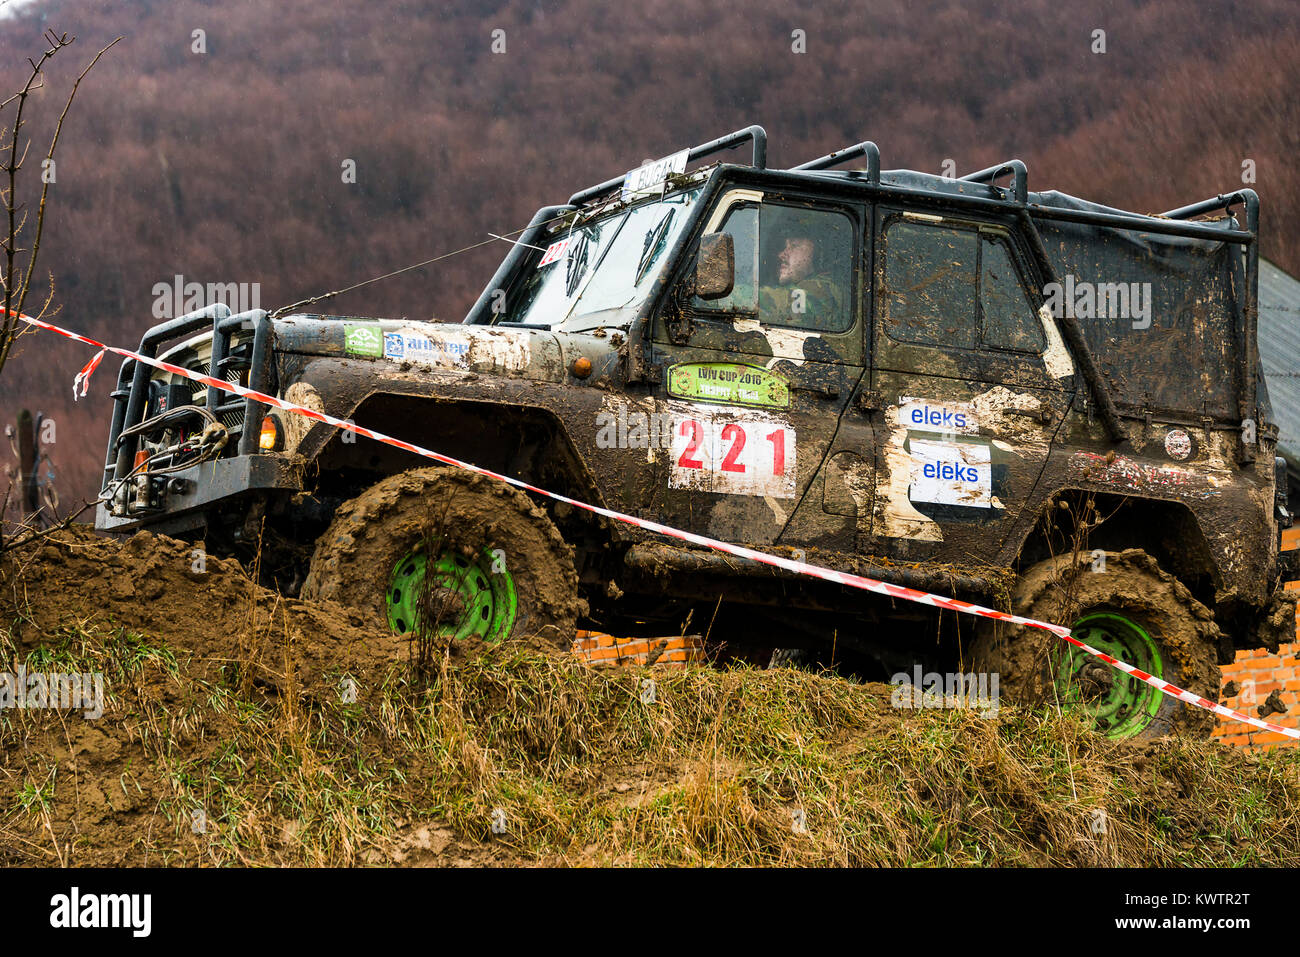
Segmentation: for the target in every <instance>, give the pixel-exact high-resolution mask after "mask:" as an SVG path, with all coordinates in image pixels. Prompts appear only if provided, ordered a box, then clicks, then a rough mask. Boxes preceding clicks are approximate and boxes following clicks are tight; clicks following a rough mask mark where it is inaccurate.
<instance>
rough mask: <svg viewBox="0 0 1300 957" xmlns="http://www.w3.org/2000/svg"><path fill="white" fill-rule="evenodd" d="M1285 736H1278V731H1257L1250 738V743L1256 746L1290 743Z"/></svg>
mask: <svg viewBox="0 0 1300 957" xmlns="http://www.w3.org/2000/svg"><path fill="white" fill-rule="evenodd" d="M1290 740H1291V739H1290V738H1288V737H1287V736H1286V735H1285V734H1278V733H1277V732H1276V731H1257V732H1255V733H1254V734H1252V735H1251V736H1250V743H1251V744H1252V745H1254V746H1259V745H1261V744H1282V743H1283V742H1285V741H1290Z"/></svg>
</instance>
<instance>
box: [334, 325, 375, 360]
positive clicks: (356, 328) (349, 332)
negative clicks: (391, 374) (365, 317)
mask: <svg viewBox="0 0 1300 957" xmlns="http://www.w3.org/2000/svg"><path fill="white" fill-rule="evenodd" d="M343 338H344V346H343V348H344V349H345V350H346V351H347V352H349V353H351V354H352V355H354V356H382V355H383V354H384V334H383V333H382V332H381V331H380V329H379V326H377V325H375V324H374V323H366V324H365V325H359V324H357V323H352V322H345V323H344V324H343Z"/></svg>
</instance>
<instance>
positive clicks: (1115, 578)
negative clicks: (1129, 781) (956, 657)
mask: <svg viewBox="0 0 1300 957" xmlns="http://www.w3.org/2000/svg"><path fill="white" fill-rule="evenodd" d="M1094 554H1095V553H1083V554H1080V555H1079V556H1077V557H1074V558H1072V557H1071V556H1058V557H1056V558H1052V559H1048V560H1047V561H1045V562H1040V563H1039V564H1037V565H1035V566H1033V567H1032V568H1030V569H1029V571H1028V572H1026V573H1025V574H1024V575H1023V576H1022V577H1021V579H1020V583H1019V585H1018V586H1017V588H1016V592H1015V596H1014V599H1013V603H1012V611H1013V612H1014V613H1015V614H1017V615H1021V616H1024V617H1027V618H1037V619H1038V620H1040V621H1048V622H1053V623H1065V624H1068V625H1070V627H1071V628H1072V629H1073V631H1074V634H1075V635H1076V637H1078V638H1079V639H1080V640H1082V641H1085V642H1087V643H1088V644H1090V645H1092V646H1093V647H1094V648H1098V650H1101V651H1105V652H1107V653H1108V654H1110V655H1112V656H1113V657H1115V658H1119V659H1120V660H1122V661H1126V662H1128V663H1129V664H1131V665H1134V666H1136V667H1138V668H1141V669H1142V670H1143V671H1147V672H1149V673H1151V674H1154V675H1156V676H1157V677H1160V678H1163V679H1164V680H1166V681H1169V682H1172V683H1173V684H1175V685H1177V686H1179V687H1180V688H1185V689H1186V690H1188V691H1191V692H1194V693H1195V694H1198V695H1200V696H1202V697H1204V698H1208V699H1209V700H1211V701H1216V700H1218V696H1219V687H1220V680H1221V679H1220V673H1219V665H1218V659H1217V657H1216V652H1215V647H1216V645H1217V644H1218V641H1219V637H1220V634H1219V629H1218V626H1217V625H1216V624H1215V623H1214V619H1213V617H1212V616H1211V614H1210V612H1209V610H1208V609H1207V608H1206V607H1205V606H1204V605H1202V604H1201V603H1200V602H1199V601H1197V600H1196V599H1195V598H1194V597H1193V596H1192V594H1191V592H1189V591H1188V590H1187V588H1186V587H1185V586H1184V585H1183V584H1182V583H1181V582H1179V581H1178V580H1177V579H1175V578H1174V577H1173V576H1171V575H1169V574H1167V573H1166V572H1164V571H1163V570H1161V568H1160V567H1159V565H1157V564H1156V562H1155V560H1154V559H1152V558H1151V557H1150V556H1149V555H1147V554H1146V553H1145V552H1143V551H1140V550H1138V549H1128V550H1126V551H1123V552H1106V553H1105V555H1106V561H1105V565H1104V566H1103V567H1104V571H1103V570H1096V571H1094V570H1093V569H1094V561H1093V555H1094ZM1071 578H1073V580H1074V581H1073V586H1072V588H1073V591H1072V595H1071V600H1070V603H1069V607H1065V605H1066V594H1067V592H1068V591H1069V590H1070V588H1071V585H1070V581H1071ZM972 657H973V659H974V664H975V668H976V669H977V670H979V671H984V672H990V673H997V674H998V675H999V681H1000V688H1001V693H1002V694H1005V695H1006V697H1007V699H1008V700H1009V701H1014V702H1016V703H1019V704H1023V705H1027V706H1030V707H1035V708H1040V707H1044V706H1048V707H1053V708H1054V707H1055V706H1056V703H1057V701H1058V700H1059V701H1061V702H1062V703H1063V704H1066V705H1071V704H1072V705H1073V706H1075V707H1081V708H1083V709H1085V710H1087V711H1089V712H1090V713H1092V714H1094V715H1095V716H1096V717H1097V723H1098V728H1099V730H1101V731H1102V732H1103V733H1105V734H1107V735H1108V736H1111V737H1115V738H1125V739H1127V740H1136V741H1145V740H1152V739H1154V738H1158V737H1161V736H1163V735H1167V734H1181V735H1186V736H1189V737H1198V738H1205V737H1208V736H1209V734H1210V731H1211V730H1212V729H1213V727H1214V722H1215V718H1214V715H1213V714H1211V713H1210V712H1208V711H1205V710H1203V709H1201V708H1196V707H1194V706H1192V705H1188V704H1184V703H1183V702H1181V701H1178V700H1176V699H1174V698H1171V697H1170V696H1168V695H1166V694H1163V693H1161V692H1160V691H1158V690H1157V689H1155V688H1152V687H1151V686H1150V685H1146V684H1145V683H1143V682H1140V681H1138V680H1137V679H1135V678H1130V677H1129V676H1127V675H1125V674H1123V673H1121V672H1119V671H1117V670H1116V669H1114V668H1112V667H1111V666H1109V665H1107V664H1105V663H1104V662H1102V661H1101V660H1100V659H1098V658H1095V657H1093V656H1091V655H1088V654H1086V653H1085V652H1082V651H1080V650H1078V649H1076V648H1073V647H1072V646H1070V645H1068V644H1067V643H1066V642H1063V641H1061V639H1059V638H1057V637H1056V636H1055V635H1053V634H1051V633H1050V632H1046V631H1044V630H1043V629H1041V628H1029V627H1024V626H1019V625H1006V624H1003V623H1001V622H985V623H983V625H982V626H981V629H980V631H979V632H978V633H977V637H976V641H975V648H974V650H973V655H972Z"/></svg>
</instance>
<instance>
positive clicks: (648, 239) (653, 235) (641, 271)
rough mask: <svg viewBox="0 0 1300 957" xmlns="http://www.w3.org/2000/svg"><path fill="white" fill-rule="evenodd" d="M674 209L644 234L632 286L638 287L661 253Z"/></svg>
mask: <svg viewBox="0 0 1300 957" xmlns="http://www.w3.org/2000/svg"><path fill="white" fill-rule="evenodd" d="M676 212H677V210H676V209H669V210H668V212H666V213H664V218H663V219H661V220H659V224H658V225H657V226H655V227H654V228H653V229H650V230H648V231H647V232H646V234H645V245H644V246H642V247H641V260H640V261H639V262H638V263H637V267H636V278H635V279H633V280H632V285H633V286H639V285H640V284H641V279H642V278H643V277H644V276H645V274H646V271H647V270H649V268H650V265H651V264H652V263H653V262H654V261H655V259H656V258H657V257H658V256H659V253H660V252H662V251H663V248H664V240H665V239H666V238H667V237H668V226H669V224H670V223H672V221H673V215H674V214H675V213H676Z"/></svg>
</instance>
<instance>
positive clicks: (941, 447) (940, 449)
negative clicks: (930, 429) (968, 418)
mask: <svg viewBox="0 0 1300 957" xmlns="http://www.w3.org/2000/svg"><path fill="white" fill-rule="evenodd" d="M908 451H909V452H910V453H911V458H912V484H911V488H910V489H909V490H908V498H909V499H911V500H912V501H913V502H931V503H933V504H936V505H965V506H967V507H968V508H992V507H993V465H992V455H991V452H990V448H989V444H988V442H985V441H982V440H978V439H975V440H967V441H955V442H936V441H931V440H929V439H917V438H912V437H909V438H908Z"/></svg>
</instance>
